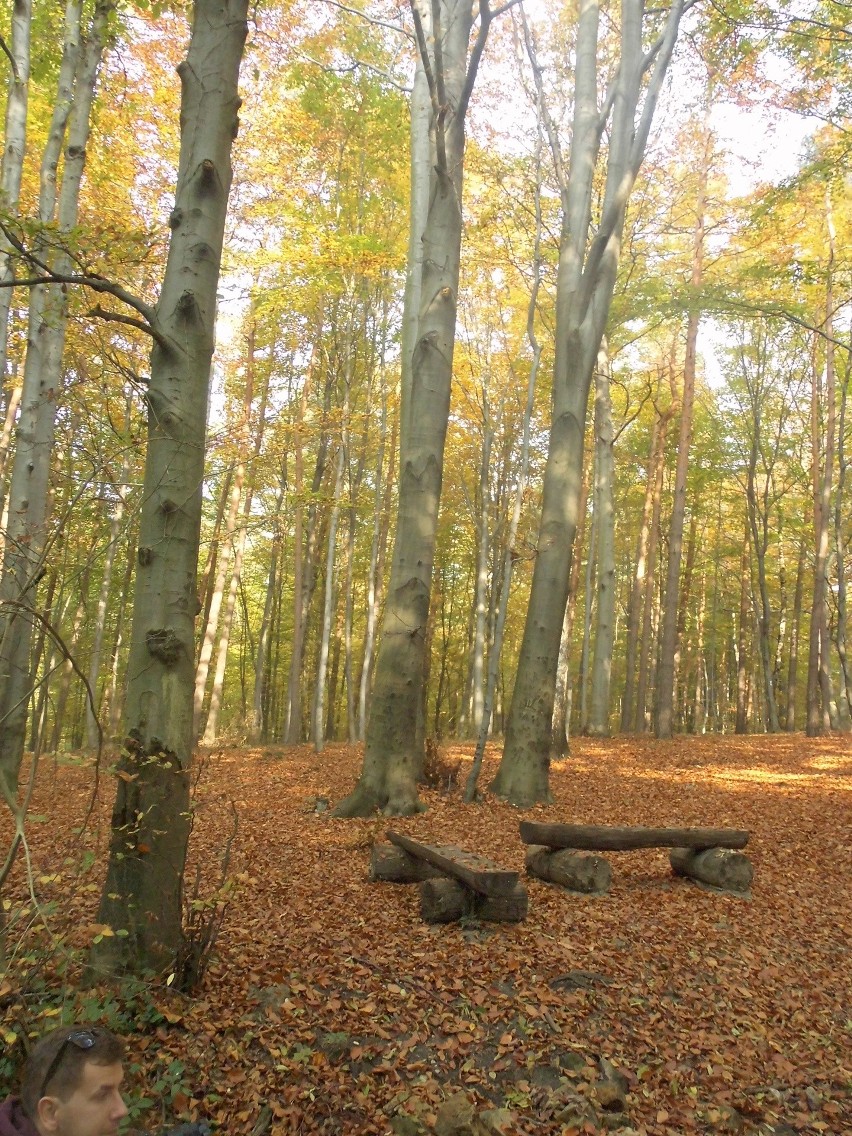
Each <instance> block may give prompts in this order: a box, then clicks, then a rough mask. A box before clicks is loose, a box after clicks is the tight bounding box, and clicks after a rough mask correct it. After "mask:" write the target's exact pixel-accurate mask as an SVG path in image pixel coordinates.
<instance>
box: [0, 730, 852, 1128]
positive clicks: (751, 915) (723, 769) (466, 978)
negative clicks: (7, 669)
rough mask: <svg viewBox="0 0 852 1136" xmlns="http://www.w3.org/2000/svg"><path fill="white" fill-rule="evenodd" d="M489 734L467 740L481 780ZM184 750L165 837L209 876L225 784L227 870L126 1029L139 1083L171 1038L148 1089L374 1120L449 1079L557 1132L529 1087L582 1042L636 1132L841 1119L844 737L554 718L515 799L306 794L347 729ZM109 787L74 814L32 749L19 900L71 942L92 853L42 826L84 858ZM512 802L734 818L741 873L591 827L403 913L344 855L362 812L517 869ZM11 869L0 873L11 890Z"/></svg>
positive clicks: (661, 819) (313, 1116) (377, 822)
mask: <svg viewBox="0 0 852 1136" xmlns="http://www.w3.org/2000/svg"><path fill="white" fill-rule="evenodd" d="M472 749H473V747H472V746H460V745H448V746H447V747H446V750H447V756H448V758H449V759H450V760H456V759H458V758H460V759H461V760H462V765H461V770H460V780H461V783H462V785H463V782H464V777H465V776H466V772H467V768H468V762H469V761H470V759H471V757H472ZM498 756H499V750H498V749H497V748H496V747H492V748H490V749H489V751H488V753H487V755H486V763H485V767H484V769H483V777H482V781H481V783H482V784H483V785H486V784H487V783H488V780H489V779H490V777H491V776H493V774H494V772H495V770H496V762H497V759H498ZM201 757H202V760H201V763H200V766H199V778H198V784H197V787H196V802H197V814H196V821H195V831H194V834H193V845H192V860H193V863H195V864H198V865H200V866H201V867H202V869H203V872H202V876H203V878H204V879H205V882H206V885H207V886H208V887H210V886H213V885H214V884H215V882H216V875H217V870H218V867H217V866H218V862H219V858H220V856H221V852H222V849H223V848H224V846H225V843H226V841H227V838H228V834H229V832H230V831H231V828H232V823H233V820H232V805H231V802H233V807H234V808H235V809H236V814H237V817H238V829H237V834H236V838H235V840H234V843H233V850H232V864H231V872H232V874H233V875H234V877H235V880H236V882H237V889H236V893H235V897H234V899H233V901H232V903H231V905H230V907H229V909H228V911H227V915H226V918H225V922H224V925H223V927H222V931H221V934H220V937H219V942H218V946H217V952H216V958H215V960H214V962H213V964H212V965H211V967H210V969H209V971H208V973H207V976H206V978H205V981H204V983H203V985H202V988H201V989H200V991H199V992H198V993H197V995H196V996H195V997H193V998H187V997H184V996H182V995H179V994H173V993H171V992H169V991H167V990H165V989H163V990H162V991H161V992H160V993H158V994H157V997H156V1001H157V1004H158V1006H159V1007H160V1009H161V1010H162V1011H163V1013H164V1014H165V1020H163V1021H161V1022H160V1023H159V1024H156V1025H151V1026H148V1027H145V1026H144V1025H140V1032H139V1033H137V1034H131V1035H130V1036H129V1038H128V1041H129V1044H130V1048H131V1052H132V1054H133V1057H134V1059H135V1060H138V1062H139V1063H140V1064H141V1066H142V1069H143V1071H144V1075H143V1076H141V1077H140V1078H139V1084H142V1085H144V1083H145V1082H146V1081H147V1083H148V1086H149V1088H150V1085H151V1083H152V1082H153V1081H154V1080H155V1079H157V1078H159V1076H160V1071H161V1070H162V1069H163V1068H168V1067H172V1066H170V1062H172V1061H173V1060H174V1059H178V1060H179V1061H181V1062H183V1063H184V1065H185V1069H184V1070H183V1071H182V1072H181V1073H180V1076H179V1078H178V1079H177V1080H174V1081H173V1082H172V1084H171V1086H170V1088H169V1091H168V1094H167V1102H166V1103H167V1106H168V1111H169V1112H170V1113H180V1114H182V1115H183V1116H186V1115H189V1114H191V1115H192V1116H194V1117H198V1118H207V1119H211V1120H213V1121H214V1122H216V1123H218V1124H220V1125H221V1127H222V1131H223V1132H227V1133H228V1136H232V1134H236V1133H249V1132H251V1130H252V1128H253V1126H254V1124H255V1122H256V1120H257V1118H258V1115H259V1114H260V1112H261V1108H262V1106H263V1105H264V1104H265V1103H267V1102H268V1104H269V1105H270V1107H271V1128H270V1131H271V1133H272V1134H273V1136H278V1134H279V1133H280V1134H282V1136H283V1134H286V1133H332V1132H339V1133H355V1132H358V1133H386V1132H388V1131H390V1129H389V1123H388V1121H389V1117H390V1116H392V1115H394V1114H395V1113H396V1112H406V1113H409V1114H411V1115H420V1116H422V1117H424V1118H426V1119H427V1120H428V1119H429V1118H431V1117H432V1116H433V1115H434V1112H435V1110H436V1108H437V1106H438V1105H439V1104H440V1102H441V1101H442V1100H443V1099H445V1097H447V1096H449V1095H450V1094H451V1093H452V1092H453V1091H455V1090H456V1089H458V1088H463V1089H465V1090H466V1091H468V1092H469V1093H471V1094H472V1095H473V1096H474V1097H475V1098H476V1100H477V1103H478V1104H479V1105H480V1107H490V1106H492V1105H501V1106H503V1105H505V1106H506V1107H509V1108H511V1109H513V1110H514V1111H515V1114H516V1118H517V1119H516V1124H515V1127H514V1128H513V1131H516V1132H519V1133H545V1134H549V1133H553V1134H560V1133H563V1132H567V1131H570V1129H569V1128H566V1127H564V1126H563V1124H562V1123H560V1122H558V1121H557V1120H556V1119H555V1116H554V1109H553V1104H552V1102H553V1097H554V1093H556V1094H558V1091H559V1089H560V1087H564V1086H565V1085H566V1084H570V1085H571V1086H572V1087H573V1088H575V1089H577V1088H579V1091H580V1092H581V1093H586V1092H588V1091H589V1088H588V1086H589V1084H590V1082H592V1081H594V1079H595V1071H594V1065H595V1060H596V1059H597V1058H598V1057H599V1056H602V1057H605V1058H607V1059H608V1060H609V1061H611V1062H612V1063H613V1064H614V1065H616V1066H617V1067H619V1068H620V1069H621V1070H622V1071H623V1072H624V1074H625V1075H626V1077H627V1078H628V1081H629V1090H630V1092H629V1097H628V1109H627V1121H626V1124H629V1128H630V1130H632V1131H634V1132H636V1133H640V1134H647V1136H669V1134H683V1133H692V1132H697V1133H710V1132H723V1131H739V1132H741V1133H744V1134H748V1133H756V1132H759V1131H766V1130H767V1128H766V1126H767V1125H778V1124H779V1123H781V1122H784V1123H786V1124H787V1125H789V1126H790V1129H791V1130H792V1131H793V1132H800V1133H806V1134H811V1133H827V1134H828V1136H844V1134H848V1133H850V1132H852V979H850V971H851V970H852V967H850V962H852V951H851V950H850V941H852V926H850V924H852V917H850V912H852V829H850V816H852V748H850V743H849V739H848V738H846V737H833V738H823V739H807V738H804V737H803V736H802V735H801V734H796V735H785V736H775V737H763V736H761V737H749V738H718V737H704V738H692V737H690V738H686V737H680V738H677V739H675V740H674V741H671V742H656V741H653V740H648V739H637V738H618V739H613V740H595V741H592V740H584V739H580V740H576V741H575V742H574V743H573V753H572V755H571V757H570V758H568V759H566V760H565V761H563V762H560V763H559V764H558V765H557V766H555V767H554V768H553V770H552V778H551V783H552V788H553V793H554V798H555V801H554V804H553V805H552V806H549V807H546V808H543V807H541V808H536V809H531V810H525V811H524V812H520V811H518V810H516V809H513V808H510V807H509V806H507V805H505V804H503V803H501V802H498V801H496V800H495V799H493V798H491V797H490V796H486V799H485V802H484V803H483V804H480V805H476V806H465V805H464V804H463V803H462V800H461V789H460V788H458V787H457V788H456V789H455V790H454V791H453V792H452V793H450V794H446V795H445V794H442V793H440V792H438V791H435V790H426V791H424V792H423V793H422V798H423V801H424V803H426V804H427V805H428V811H427V812H425V813H423V814H422V815H420V816H417V817H413V818H408V819H405V820H398V819H395V820H394V821H393V822H390V821H389V820H388V818H374V819H371V820H345V821H344V820H334V819H331V818H330V817H329V816H328V813H327V812H326V811H320V812H317V811H316V809H315V807H314V806H315V802H316V800H317V798H326V799H328V800H330V801H331V803H332V804H334V802H336V801H337V800H339V799H340V798H341V797H342V796H343V795H344V794H345V793H346V792H348V791H349V789H350V788H351V786H352V784H353V782H354V779H355V778H356V776H357V774H358V772H359V769H360V761H361V751H360V749H359V748H356V747H349V746H345V745H334V744H330V745H329V746H328V747H327V748H326V750H325V752H324V753H323V754H321V755H317V754H315V753H314V751H313V749H312V748H311V747H307V746H304V747H297V748H282V747H271V748H268V749H263V750H251V749H245V748H217V749H213V750H211V751H209V752H204V753H202V755H201ZM112 791H113V785H112V779H111V777H109V776H107V774H106V773H105V772H102V774H101V782H100V788H99V793H98V800H97V803H96V807H95V809H94V811H93V812H92V815H91V817H90V818H89V821H88V828H87V830H86V833H85V835H84V836H83V837H82V838H81V839H80V840H78V839H77V837H76V836H75V835H74V830H75V829H77V828H78V827H79V826H80V825H81V824H82V823H83V822H84V820H85V817H86V812H87V808H88V805H89V801H90V793H91V764H90V763H89V762H85V761H76V760H73V759H72V760H62V761H60V762H58V763H52V762H51V760H50V759H43V760H42V763H41V768H40V770H39V775H38V783H37V789H36V794H35V799H34V803H33V809H32V811H33V813H35V814H38V815H39V816H40V817H42V818H43V820H41V821H39V820H34V821H33V822H31V823H30V826H29V844H30V852H31V857H32V864H33V876H34V878H35V880H36V881H37V882H36V888H37V891H38V894H39V897H40V899H42V900H45V901H48V900H50V901H55V902H56V903H57V905H58V910H57V912H56V914H54V915H52V916H51V917H50V923H51V927H52V929H53V930H54V932H58V931H60V930H61V931H63V932H64V933H65V934H66V935H67V942H69V943H71V944H73V945H75V946H77V947H81V948H82V947H84V946H85V945H86V942H87V937H88V939H90V938H91V935H92V933H93V922H94V920H95V919H96V910H97V899H98V887H97V885H98V884H99V879H100V877H99V876H98V874H97V873H98V869H97V868H94V869H93V870H92V871H90V872H89V873H88V874H86V875H83V876H79V877H77V878H76V880H75V879H73V878H72V875H69V867H68V864H67V862H66V861H67V859H68V857H69V849H72V850H73V851H72V858H74V857H76V860H77V861H78V862H79V860H80V859H81V857H82V855H83V850H84V849H90V850H92V851H94V852H95V853H96V856H97V862H98V863H102V861H103V860H104V858H105V852H106V847H107V841H108V819H109V809H110V806H111V804H112ZM523 817H527V818H530V819H535V820H546V821H561V822H567V823H590V824H591V823H593V824H639V825H679V826H686V825H696V826H712V827H723V826H729V827H734V828H745V829H748V830H749V831H750V832H751V840H750V843H749V846H748V848H747V849H746V851H747V854H748V855H749V856H750V858H751V859H752V862H753V864H754V869H755V877H754V884H753V887H752V893H751V896H750V897H749V898H747V899H744V898H738V897H735V896H731V895H726V894H721V893H716V892H713V891H710V890H707V889H702V888H700V887H698V886H696V885H695V884H693V883H690V882H688V881H686V880H683V879H676V878H675V877H674V876H673V875H672V873H671V869H670V867H669V863H668V855H667V852H666V850H665V849H656V850H651V851H641V852H629V853H612V854H609V858H610V862H611V863H612V866H613V883H612V888H611V890H610V892H609V893H608V894H607V895H605V896H594V897H591V896H588V897H587V896H578V895H573V894H569V893H566V892H563V891H562V890H560V889H558V888H555V887H552V886H550V885H548V884H545V883H542V882H540V881H538V880H535V879H532V878H529V879H528V880H527V885H528V888H529V899H530V906H529V916H528V918H527V920H526V922H524V923H521V924H518V925H485V924H483V925H481V926H477V925H462V924H455V925H447V926H428V925H425V924H423V923H421V922H420V920H419V916H418V910H417V907H418V899H417V888H416V886H414V885H394V884H387V883H370V882H368V878H367V871H368V863H369V855H370V847H371V845H372V844H373V843H374V842H375V841H381V840H383V839H384V832H385V830H386V829H387V828H388V827H395V828H398V829H399V830H400V831H404V832H406V833H407V834H409V835H411V836H413V837H415V838H416V839H419V840H424V841H428V842H434V843H455V844H461V845H463V846H464V847H465V848H467V849H468V850H470V851H475V852H478V853H481V854H483V855H485V856H489V857H491V858H492V859H494V860H495V861H496V862H497V863H498V864H499V865H500V866H501V867H505V868H514V869H517V870H518V871H521V872H523V865H524V846H523V845H522V844H521V841H520V838H519V835H518V821H519V820H520V819H522V818H523ZM0 832H2V833H3V834H4V838H5V837H6V836H7V834H8V818H7V817H4V818H3V822H2V827H0ZM4 846H5V844H4ZM21 868H22V866H21V865H19V866H18V868H17V869H16V875H15V878H14V881H13V883H12V887H11V889H10V891H11V893H12V894H18V895H22V894H23V891H24V889H25V886H26V883H25V880H24V876H23V872H22V870H21ZM56 872H62V873H64V875H63V878H62V879H57V880H53V881H51V879H50V877H51V876H52V874H53V873H56ZM193 874H194V869H193V870H192V871H191V872H190V873H189V874H188V878H191V877H192V876H193ZM24 993H26V992H24ZM6 995H7V997H6V999H5V1001H4V1002H3V1003H2V1004H3V1005H5V1006H7V1007H8V1006H12V1007H13V1009H14V992H13V996H12V997H11V998H10V997H9V991H8V990H7V991H6ZM92 996H93V995H92V994H89V995H86V997H90V998H91V997H92ZM68 997H69V1000H72V999H73V998H75V997H77V998H82V997H83V995H74V994H73V993H72V992H70V991H69V995H68ZM5 1012H6V1011H5V1010H4V1013H5ZM10 1012H11V1011H10ZM41 1024H42V1023H39V1025H41ZM44 1024H47V1023H44ZM163 1091H164V1092H165V1090H163ZM732 1110H735V1111H732ZM169 1119H171V1116H170V1117H169ZM762 1126H763V1127H762ZM616 1131H618V1129H616ZM622 1131H626V1128H623V1129H622Z"/></svg>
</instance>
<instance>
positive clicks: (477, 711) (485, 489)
mask: <svg viewBox="0 0 852 1136" xmlns="http://www.w3.org/2000/svg"><path fill="white" fill-rule="evenodd" d="M482 415H483V419H482V454H481V457H480V464H479V515H478V517H477V542H476V579H475V581H474V592H473V594H474V601H473V604H474V627H473V649H472V651H471V674H470V694H471V698H470V703H471V704H470V717H469V721H470V727H469V729H470V733H471V734H472V735H473V736H477V735H478V734H479V728H480V726H481V725H482V711H483V706H484V703H485V687H484V682H485V633H486V620H487V616H488V562H489V559H490V551H491V532H490V527H491V525H490V496H491V484H490V479H491V445H492V440H493V435H494V428H493V425H492V423H491V412H490V407H489V404H488V392H487V391H483V395H482Z"/></svg>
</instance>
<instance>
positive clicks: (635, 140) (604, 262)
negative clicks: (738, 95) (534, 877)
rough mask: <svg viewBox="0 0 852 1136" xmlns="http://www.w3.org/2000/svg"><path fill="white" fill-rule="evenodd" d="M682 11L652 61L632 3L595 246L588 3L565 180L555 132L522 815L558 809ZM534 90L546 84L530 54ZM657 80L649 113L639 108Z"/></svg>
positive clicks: (521, 664)
mask: <svg viewBox="0 0 852 1136" xmlns="http://www.w3.org/2000/svg"><path fill="white" fill-rule="evenodd" d="M681 12H682V8H681V5H680V3H679V2H676V3H674V4H673V5H672V6H671V8H670V10H669V13H668V15H667V16H666V19H665V28H664V30H663V31H662V32H661V34H660V37H659V39H658V41H657V43H656V44H655V51H654V54H653V56H652V57H651V58H648V59H645V58H644V56H643V48H642V15H643V9H642V5H641V3H638V2H634V0H624V2H623V3H622V20H621V32H620V35H621V55H620V60H619V66H618V72H617V75H616V77H615V79H614V81H613V90H612V92H611V93H612V101H611V103H608V104H607V105H608V107H609V106H611V107H612V121H611V123H610V129H609V148H608V158H607V170H606V179H605V186H604V193H603V202H602V207H601V216H600V220H599V223H598V226H597V229H596V232H595V235H594V237H593V238H592V239H591V240H589V234H590V227H591V210H592V198H593V188H594V184H595V167H596V163H597V157H598V149H599V142H600V131H601V129H602V126H603V116H602V115H601V112H600V110H599V109H598V105H597V92H598V73H597V50H598V28H599V10H598V6H597V3H596V0H582V2H581V5H580V16H579V22H578V30H577V46H576V67H575V92H574V122H573V129H572V141H571V164H570V167H569V169H568V170H567V172H566V171H565V169H564V167H563V165H562V161H561V153H560V150H559V141H558V138H557V136H556V132H555V129H554V128H553V124H552V120H550V119H549V116H548V119H547V126H548V132H549V134H550V138H551V149H552V150H553V152H554V157H555V158H556V161H557V167H558V170H559V173H560V189H561V193H562V204H563V223H562V234H561V239H560V251H559V265H558V268H557V285H556V345H555V349H556V353H555V360H554V378H553V407H552V422H551V430H550V439H549V445H548V455H547V462H546V465H545V471H544V488H543V495H542V513H541V522H540V527H539V539H538V549H537V556H536V562H535V568H534V571H533V581H532V588H531V591H530V601H529V607H528V610H527V618H526V623H525V626H524V635H523V640H522V644H521V650H520V655H519V659H518V666H517V678H516V681H515V688H514V693H513V696H512V709H511V711H510V713H509V720H508V723H507V727H506V743H505V747H504V751H503V759H502V761H501V763H500V769H499V771H498V774H497V777H496V779H495V781H494V786H493V787H494V789H495V791H496V792H497V793H499V794H500V795H501V796H504V797H506V798H507V799H508V800H509V801H511V802H512V803H513V804H516V805H521V806H524V805H530V804H533V803H535V802H537V801H548V800H549V799H550V785H549V768H550V743H551V731H552V723H553V697H554V689H555V685H556V668H557V663H558V658H559V639H560V632H561V629H562V622H563V615H564V612H565V604H566V602H567V598H568V581H569V577H570V570H571V559H572V551H573V544H574V536H575V533H576V530H577V510H578V504H579V497H580V485H581V481H582V465H583V442H584V436H585V424H586V412H587V404H588V396H589V386H590V384H591V378H592V372H593V370H594V366H595V361H596V359H597V354H598V348H599V347H600V342H601V339H602V337H603V333H604V328H605V324H606V319H607V315H608V312H609V307H610V304H611V301H612V295H613V289H614V286H615V278H616V272H617V269H618V261H619V257H620V251H621V236H622V231H623V227H624V216H625V212H626V208H627V202H628V198H629V195H630V191H631V189H632V186H633V184H634V182H635V179H636V175H637V173H638V171H639V167H640V165H641V163H642V159H643V157H644V152H645V146H646V143H647V138H648V131H649V130H650V125H651V119H652V117H653V113H654V110H655V107H656V102H657V98H658V95H659V91H660V89H661V85H662V82H663V78H664V76H665V74H666V71H667V69H668V64H669V61H670V59H671V53H672V50H673V49H674V43H675V39H676V37H677V29H678V25H679V22H680V16H681ZM530 54H531V61H532V63H533V71H534V75H535V78H536V82H537V84H538V86H539V89H540V87H541V74H540V70H539V69H538V67H537V64H536V62H535V58H534V52H532V51H531V52H530ZM646 74H648V76H649V78H648V85H647V87H646V88H645V92H644V101H643V104H642V109H641V111H640V112H639V117H638V121H637V108H638V106H639V101H640V97H641V96H642V90H643V77H644V76H645V75H646Z"/></svg>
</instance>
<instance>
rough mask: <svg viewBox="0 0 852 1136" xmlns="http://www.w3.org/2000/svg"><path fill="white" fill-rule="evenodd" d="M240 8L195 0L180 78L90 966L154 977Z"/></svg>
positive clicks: (178, 887) (172, 814)
mask: <svg viewBox="0 0 852 1136" xmlns="http://www.w3.org/2000/svg"><path fill="white" fill-rule="evenodd" d="M247 30H248V25H247V3H246V0H196V2H195V6H194V13H193V24H192V34H191V37H190V42H189V49H188V54H187V58H186V60H185V61H184V62H183V63H182V64H181V66H180V68H179V74H180V78H181V146H180V161H179V166H178V177H177V187H176V194H175V208H174V210H173V212H172V215H171V220H170V227H171V238H170V241H169V253H168V260H167V263H166V270H165V275H164V278H163V285H162V290H161V292H160V296H159V299H158V301H157V305H156V308H155V309H153V310H152V311H151V312H150V319H151V323H152V330H153V332H154V335H155V344H154V348H153V350H152V352H151V380H150V385H149V388H148V445H147V451H146V458H145V479H144V488H143V495H142V506H141V515H140V531H139V551H138V554H137V555H138V568H137V572H136V589H135V597H134V611H133V629H132V635H131V644H130V660H129V662H128V682H127V726H128V729H127V743H126V747H125V751H124V753H123V755H122V758H121V761H120V763H119V770H118V773H119V777H118V785H117V792H116V800H115V805H114V807H113V815H112V840H111V843H110V856H109V864H108V867H107V874H106V880H105V883H104V890H103V893H102V895H101V904H100V911H99V913H98V920H99V922H101V923H106V924H107V925H109V926H111V927H113V928H115V929H120V928H123V929H125V930H127V932H128V934H127V936H126V938H121V937H119V936H114V937H104V938H103V939H102V940H101V942H100V943H99V944H97V945H96V946H95V947H94V948H93V955H92V962H93V965H94V966H95V967H96V968H97V969H99V970H100V969H104V968H106V969H109V970H113V968H120V969H122V970H128V969H129V970H143V969H154V970H160V969H161V968H163V967H165V966H169V965H172V964H173V963H174V960H175V956H176V952H177V950H178V948H179V946H180V944H181V939H182V929H181V908H182V883H183V869H184V863H185V858H186V847H187V841H188V838H189V830H190V814H189V789H190V765H191V760H192V750H193V743H194V732H193V694H194V687H195V666H194V661H195V618H196V615H197V613H198V595H197V591H196V573H197V567H198V552H199V544H200V536H201V508H202V484H203V480H204V444H205V433H206V419H207V403H208V398H209V391H210V366H211V361H212V356H213V347H214V329H215V317H216V290H217V286H218V282H219V267H220V263H221V257H222V244H223V237H224V230H225V220H226V216H227V205H228V194H229V191H230V186H231V148H232V145H233V140H234V137H235V135H236V131H237V125H238V119H237V111H238V109H239V105H240V100H239V96H238V93H237V82H238V75H239V68H240V62H241V59H242V53H243V46H244V43H245V38H246V34H247Z"/></svg>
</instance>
